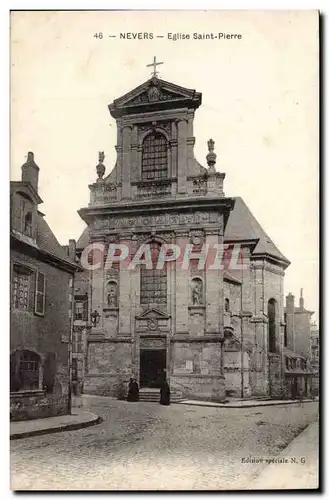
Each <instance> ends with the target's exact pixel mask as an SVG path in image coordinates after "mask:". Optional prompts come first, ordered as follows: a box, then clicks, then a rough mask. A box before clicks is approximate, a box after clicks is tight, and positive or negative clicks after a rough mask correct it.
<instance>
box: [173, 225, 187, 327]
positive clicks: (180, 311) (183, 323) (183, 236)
mask: <svg viewBox="0 0 329 500" xmlns="http://www.w3.org/2000/svg"><path fill="white" fill-rule="evenodd" d="M187 239H188V232H180V233H176V245H178V246H179V248H181V249H182V254H183V253H184V250H185V246H186V242H187ZM181 257H182V256H181ZM183 267H184V266H182V265H181V260H178V261H177V262H176V273H175V274H176V283H175V311H176V333H177V334H179V333H187V332H188V305H189V271H188V269H184V268H183Z"/></svg>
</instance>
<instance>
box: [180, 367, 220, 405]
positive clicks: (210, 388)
mask: <svg viewBox="0 0 329 500" xmlns="http://www.w3.org/2000/svg"><path fill="white" fill-rule="evenodd" d="M170 387H171V389H177V390H178V391H180V392H181V393H182V396H183V398H185V399H195V400H199V401H213V402H217V403H218V402H221V401H224V400H225V378H224V377H223V376H222V375H199V374H190V375H175V374H173V375H171V377H170Z"/></svg>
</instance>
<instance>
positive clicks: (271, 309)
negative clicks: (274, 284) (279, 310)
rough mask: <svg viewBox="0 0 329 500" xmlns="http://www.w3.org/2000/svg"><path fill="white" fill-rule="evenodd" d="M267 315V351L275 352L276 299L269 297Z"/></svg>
mask: <svg viewBox="0 0 329 500" xmlns="http://www.w3.org/2000/svg"><path fill="white" fill-rule="evenodd" d="M267 316H268V351H269V352H276V339H275V337H276V335H275V333H276V332H275V330H276V300H275V299H270V300H269V301H268V304H267Z"/></svg>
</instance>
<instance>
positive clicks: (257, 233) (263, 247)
mask: <svg viewBox="0 0 329 500" xmlns="http://www.w3.org/2000/svg"><path fill="white" fill-rule="evenodd" d="M234 199H235V205H234V208H233V210H232V211H231V212H230V215H229V218H228V222H227V225H226V228H225V234H224V239H225V241H234V240H236V241H248V240H252V241H255V242H256V247H255V249H254V251H253V255H257V254H266V255H269V256H272V257H275V258H277V259H279V260H281V261H284V262H285V263H286V264H290V262H289V260H288V259H287V258H286V257H285V256H284V255H283V254H282V253H281V252H280V250H279V249H278V247H277V246H276V245H275V243H274V242H273V240H271V238H270V237H269V236H268V235H267V234H266V233H265V231H264V229H263V228H262V226H261V225H260V224H259V222H257V220H256V219H255V217H254V216H253V214H252V213H251V211H250V210H249V208H248V207H247V205H246V204H245V202H244V201H243V199H242V198H240V197H236V198H234Z"/></svg>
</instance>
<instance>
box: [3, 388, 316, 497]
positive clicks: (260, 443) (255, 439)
mask: <svg viewBox="0 0 329 500" xmlns="http://www.w3.org/2000/svg"><path fill="white" fill-rule="evenodd" d="M84 408H86V409H90V411H92V412H94V413H96V414H98V415H100V416H101V417H102V418H103V419H104V422H103V423H102V424H100V425H96V426H94V427H89V428H86V429H81V430H78V431H71V432H63V433H59V434H51V435H45V436H37V437H31V438H27V439H21V440H17V441H13V442H11V487H12V489H14V490H88V489H92V490H148V489H150V490H183V489H187V490H191V489H194V490H215V489H241V488H243V487H244V486H245V485H246V484H248V483H249V482H250V480H251V479H252V478H253V476H255V475H257V474H258V473H259V472H260V470H261V469H262V468H263V467H264V465H261V464H255V463H244V460H242V459H243V458H248V457H251V458H253V459H255V458H271V457H274V456H275V455H277V454H278V453H280V452H281V451H282V449H283V448H284V447H285V446H286V445H287V444H288V443H289V442H290V441H291V440H292V438H293V437H294V436H295V435H297V434H298V433H299V432H300V431H301V430H302V429H303V428H305V427H306V426H307V425H308V424H309V423H311V422H313V421H315V420H316V419H317V414H318V403H304V404H300V403H296V404H293V405H284V406H268V407H263V408H262V407H257V408H241V409H233V408H231V409H229V408H227V409H226V408H211V407H196V406H187V405H182V404H173V405H171V406H169V407H165V406H161V405H159V404H156V403H127V402H124V401H116V400H113V399H109V398H103V397H95V396H92V397H88V396H85V397H84Z"/></svg>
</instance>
